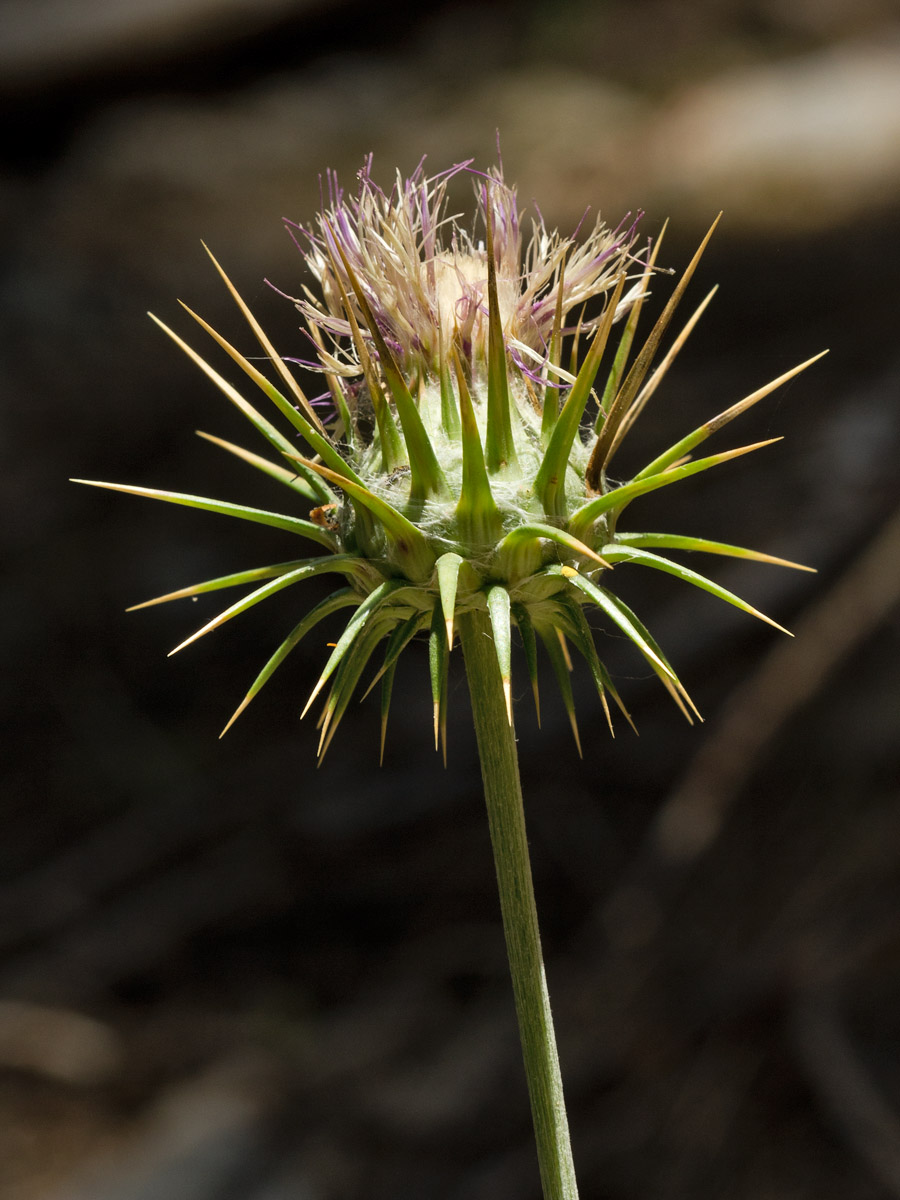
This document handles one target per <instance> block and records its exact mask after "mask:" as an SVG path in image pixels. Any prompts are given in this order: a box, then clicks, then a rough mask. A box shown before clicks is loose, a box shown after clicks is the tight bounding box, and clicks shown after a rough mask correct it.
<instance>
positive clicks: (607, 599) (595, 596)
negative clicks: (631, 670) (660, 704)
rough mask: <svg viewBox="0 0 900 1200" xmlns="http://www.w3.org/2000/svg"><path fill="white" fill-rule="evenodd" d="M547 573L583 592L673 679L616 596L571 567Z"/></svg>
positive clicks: (669, 670) (550, 569) (646, 655)
mask: <svg viewBox="0 0 900 1200" xmlns="http://www.w3.org/2000/svg"><path fill="white" fill-rule="evenodd" d="M547 573H548V574H560V575H564V576H565V577H566V579H568V581H569V583H570V584H571V586H572V587H574V588H578V590H579V591H581V592H584V594H585V595H586V596H587V597H588V598H589V599H591V600H593V602H594V603H595V604H596V605H597V607H598V608H600V609H601V610H602V611H603V612H604V613H605V614H606V615H607V616H608V617H609V619H610V620H611V621H612V622H613V624H615V625H618V627H619V628H620V629H621V630H622V632H623V633H624V634H625V636H626V637H627V638H629V639H630V640H631V641H632V642H633V643H634V644H635V646H637V648H638V650H640V652H641V654H643V656H644V657H645V658H646V659H647V660H648V661H650V662H651V663H655V664H656V665H657V666H658V667H661V668H662V669H663V670H664V671H667V672H668V673H669V674H671V675H672V678H673V679H674V678H675V675H674V673H673V672H672V671H671V669H670V668H668V667H667V666H666V664H665V662H664V661H663V659H662V657H661V656H660V655H659V654H657V653H656V651H655V650H653V648H652V646H651V645H650V643H649V642H648V640H647V639H646V638H645V637H643V636H642V635H641V633H640V631H639V629H638V628H637V626H636V625H635V622H634V621H633V620H630V619H629V617H628V615H626V613H625V612H624V611H623V607H624V606H623V605H622V602H621V601H620V600H619V599H618V598H617V597H616V596H613V595H612V593H610V592H608V591H607V590H606V588H601V587H598V586H597V585H596V584H595V583H592V582H591V580H590V579H586V578H585V577H584V575H579V574H578V572H577V571H573V570H572V568H571V567H560V568H558V569H557V570H556V571H554V569H553V568H552V567H548V568H547Z"/></svg>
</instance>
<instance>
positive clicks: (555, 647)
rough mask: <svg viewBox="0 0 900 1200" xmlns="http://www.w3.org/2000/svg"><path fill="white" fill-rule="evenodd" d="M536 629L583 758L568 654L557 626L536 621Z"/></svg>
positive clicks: (580, 755)
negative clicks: (565, 651)
mask: <svg viewBox="0 0 900 1200" xmlns="http://www.w3.org/2000/svg"><path fill="white" fill-rule="evenodd" d="M534 628H535V630H536V631H537V635H538V637H539V638H540V639H541V641H542V642H543V643H544V649H545V650H546V651H547V657H548V658H549V659H550V662H551V664H552V666H553V673H554V674H555V675H556V682H557V683H558V684H559V691H560V695H561V696H562V701H563V704H564V706H565V709H566V713H567V714H568V717H569V724H570V726H571V727H572V737H573V738H574V739H575V745H576V747H577V749H578V757H579V758H583V757H584V755H583V754H582V752H581V738H580V736H579V734H578V721H577V720H576V718H575V697H574V696H573V695H572V682H571V680H570V679H569V665H568V663H567V662H566V656H565V654H564V652H563V648H562V643H561V642H560V635H559V634H558V632H557V630H556V627H555V626H553V625H549V626H545V625H544V624H543V623H539V622H537V621H536V622H535V625H534Z"/></svg>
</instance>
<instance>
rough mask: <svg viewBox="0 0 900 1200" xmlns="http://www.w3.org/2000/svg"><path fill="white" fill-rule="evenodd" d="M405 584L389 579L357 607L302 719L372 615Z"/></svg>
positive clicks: (338, 641) (398, 580)
mask: <svg viewBox="0 0 900 1200" xmlns="http://www.w3.org/2000/svg"><path fill="white" fill-rule="evenodd" d="M405 586H407V585H406V581H405V580H402V579H387V580H385V582H384V583H382V584H380V585H379V586H378V587H377V588H375V590H374V591H373V592H370V593H369V595H368V596H367V597H366V598H365V600H363V602H362V603H361V604H360V606H359V608H357V610H356V612H355V613H353V615H352V616H351V618H350V620H349V621H348V622H347V625H346V627H345V629H344V632H343V633H342V634H341V636H340V637H339V638H338V640H337V642H336V644H335V647H334V649H333V650H332V652H331V655H330V657H329V659H328V662H327V663H326V664H325V668H324V670H323V671H322V674H321V675H320V676H319V680H318V682H317V684H316V686H315V687H314V688H313V692H312V695H311V696H310V698H309V699H308V700H307V702H306V707H305V708H304V709H303V712H302V713H301V714H300V717H301V720H302V718H303V717H305V716H306V714H307V713H308V712H309V710H310V707H311V705H312V703H313V701H314V700H315V698H316V696H318V694H319V692H321V690H322V688H323V687H324V686H325V684H326V683H327V682H328V680H329V679H330V678H331V676H332V675H333V674H334V672H335V670H336V669H337V667H338V665H339V664H340V662H341V660H342V659H343V657H344V655H345V654H346V653H347V651H348V650H349V649H350V647H351V646H352V645H353V643H354V641H355V639H356V636H357V634H358V633H359V631H360V630H361V629H362V628H363V627H364V626H365V625H366V624H367V623H368V621H369V620H370V619H371V618H372V616H373V615H374V614H375V613H377V612H378V610H379V609H380V608H381V607H382V605H383V604H385V603H386V602H387V601H388V600H389V599H390V598H391V595H392V594H393V593H394V592H396V591H397V590H398V589H399V588H402V587H405Z"/></svg>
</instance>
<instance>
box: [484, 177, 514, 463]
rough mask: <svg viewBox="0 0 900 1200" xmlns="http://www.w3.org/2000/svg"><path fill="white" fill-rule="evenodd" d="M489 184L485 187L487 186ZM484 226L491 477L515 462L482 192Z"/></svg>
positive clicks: (489, 223)
mask: <svg viewBox="0 0 900 1200" xmlns="http://www.w3.org/2000/svg"><path fill="white" fill-rule="evenodd" d="M490 186H491V185H490V183H488V184H487V187H490ZM484 213H485V224H486V227H487V262H488V388H487V392H488V396H487V431H486V434H485V450H486V451H487V468H488V471H490V473H491V474H492V475H496V474H497V473H498V471H502V470H503V469H504V467H507V466H512V465H513V464H514V463H515V461H516V447H515V442H514V441H513V432H512V418H511V406H510V399H509V377H508V374H507V362H506V343H505V341H504V338H503V324H502V321H501V319H500V300H499V297H498V295H497V264H496V262H495V260H494V221H493V216H492V213H491V207H490V204H489V203H488V197H487V193H485V205H484Z"/></svg>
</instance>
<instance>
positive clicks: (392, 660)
mask: <svg viewBox="0 0 900 1200" xmlns="http://www.w3.org/2000/svg"><path fill="white" fill-rule="evenodd" d="M426 621H427V618H426V617H424V616H423V614H422V613H413V615H412V616H411V617H407V618H406V620H405V621H403V622H402V623H401V624H399V625H397V626H395V628H394V630H393V632H392V633H391V636H390V637H389V639H388V644H387V649H386V650H385V652H384V664H383V666H382V668H381V670H380V671H379V672H378V674H377V675H376V676H375V678H374V679H373V680H372V682H371V683H370V684H369V686H368V688H366V690H365V692H364V693H363V697H362V698H363V700H365V698H366V696H368V694H369V692H371V690H372V688H373V687H374V686H375V684H376V683H377V682H378V681H379V679H380V680H381V681H382V683H381V749H380V751H379V759H378V762H379V764H381V763H383V762H384V741H385V737H386V735H387V722H388V713H389V712H390V707H391V693H392V691H393V688H394V674H395V672H396V670H397V663H398V662H399V661H400V655H401V654H402V653H403V651H404V650H405V649H406V647H407V646H408V645H409V643H410V642H411V641H412V639H413V638H414V637H415V636H416V634H417V633H418V632H419V630H420V629H422V628H424V625H425V623H426Z"/></svg>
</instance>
